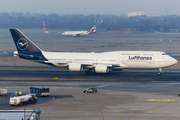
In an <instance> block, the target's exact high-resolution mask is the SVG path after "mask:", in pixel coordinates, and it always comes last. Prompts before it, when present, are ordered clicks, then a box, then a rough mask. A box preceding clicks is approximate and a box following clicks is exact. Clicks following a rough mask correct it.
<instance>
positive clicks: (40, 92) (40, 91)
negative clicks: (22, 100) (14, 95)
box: [30, 86, 49, 96]
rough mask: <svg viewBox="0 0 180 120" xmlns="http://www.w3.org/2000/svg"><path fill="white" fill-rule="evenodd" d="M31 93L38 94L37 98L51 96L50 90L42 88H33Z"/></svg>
mask: <svg viewBox="0 0 180 120" xmlns="http://www.w3.org/2000/svg"><path fill="white" fill-rule="evenodd" d="M30 93H32V94H36V96H49V88H45V87H41V86H31V87H30Z"/></svg>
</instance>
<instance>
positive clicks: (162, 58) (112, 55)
mask: <svg viewBox="0 0 180 120" xmlns="http://www.w3.org/2000/svg"><path fill="white" fill-rule="evenodd" d="M42 53H43V55H44V57H45V58H46V59H47V60H48V61H49V63H52V64H54V65H55V66H68V65H69V64H72V63H78V64H81V65H84V66H86V67H87V68H93V67H95V66H96V65H98V64H101V65H107V66H109V67H110V68H111V69H122V68H137V69H139V68H143V69H149V68H164V67H168V66H172V65H174V64H175V63H177V60H176V59H174V58H172V57H170V56H169V55H165V52H157V51H114V52H101V53H93V52H92V53H73V52H44V51H43V52H42Z"/></svg>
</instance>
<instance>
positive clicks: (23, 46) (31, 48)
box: [10, 29, 46, 60]
mask: <svg viewBox="0 0 180 120" xmlns="http://www.w3.org/2000/svg"><path fill="white" fill-rule="evenodd" d="M10 32H11V35H12V37H13V40H14V43H15V46H16V48H17V51H18V54H17V55H18V56H19V57H20V58H23V59H28V60H46V58H45V57H44V55H43V54H42V50H41V49H40V48H38V47H37V46H36V45H35V44H34V43H33V42H32V41H31V40H30V39H28V38H27V37H26V36H25V35H24V34H23V33H22V32H21V31H20V30H18V29H10Z"/></svg>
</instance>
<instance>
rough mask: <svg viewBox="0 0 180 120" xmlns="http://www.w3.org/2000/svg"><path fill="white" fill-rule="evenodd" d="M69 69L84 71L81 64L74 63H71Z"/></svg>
mask: <svg viewBox="0 0 180 120" xmlns="http://www.w3.org/2000/svg"><path fill="white" fill-rule="evenodd" d="M69 70H70V71H82V70H83V67H82V65H81V64H76V63H72V64H70V65H69Z"/></svg>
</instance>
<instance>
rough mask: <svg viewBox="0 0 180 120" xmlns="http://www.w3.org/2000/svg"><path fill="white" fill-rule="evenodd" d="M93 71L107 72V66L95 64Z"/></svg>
mask: <svg viewBox="0 0 180 120" xmlns="http://www.w3.org/2000/svg"><path fill="white" fill-rule="evenodd" d="M95 71H96V73H108V72H109V68H108V67H107V66H106V65H96V67H95Z"/></svg>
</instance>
